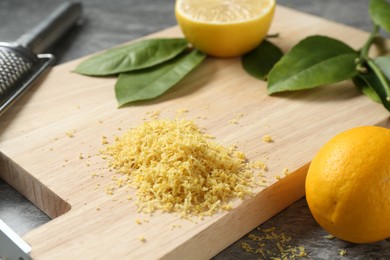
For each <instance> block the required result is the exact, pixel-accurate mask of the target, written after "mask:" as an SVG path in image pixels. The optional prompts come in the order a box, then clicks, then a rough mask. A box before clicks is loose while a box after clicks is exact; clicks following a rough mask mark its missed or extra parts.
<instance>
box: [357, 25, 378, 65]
mask: <svg viewBox="0 0 390 260" xmlns="http://www.w3.org/2000/svg"><path fill="white" fill-rule="evenodd" d="M378 32H379V26H378V25H375V26H374V29H373V30H372V31H371V34H370V36H369V37H368V39H367V41H366V43H365V44H364V45H363V48H362V49H361V51H360V60H361V62H362V63H364V61H365V60H368V59H369V57H368V52H369V51H370V48H371V45H372V44H373V43H374V40H375V38H376V37H377V35H378Z"/></svg>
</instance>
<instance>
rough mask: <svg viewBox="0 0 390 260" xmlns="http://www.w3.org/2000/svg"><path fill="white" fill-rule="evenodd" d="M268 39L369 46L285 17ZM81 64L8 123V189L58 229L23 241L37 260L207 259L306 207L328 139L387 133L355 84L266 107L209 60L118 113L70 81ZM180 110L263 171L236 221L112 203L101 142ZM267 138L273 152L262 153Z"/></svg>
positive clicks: (55, 72)
mask: <svg viewBox="0 0 390 260" xmlns="http://www.w3.org/2000/svg"><path fill="white" fill-rule="evenodd" d="M270 33H280V37H279V38H276V39H273V41H274V42H275V43H276V44H277V45H279V46H280V47H281V48H282V49H283V50H285V51H287V50H288V49H290V48H291V47H292V46H293V45H294V44H296V43H297V42H298V41H300V40H301V39H303V38H304V37H306V36H308V35H313V34H322V35H328V36H331V37H335V38H338V39H341V40H344V41H346V42H348V43H349V44H350V45H351V46H353V47H355V48H358V47H360V46H362V44H363V42H364V41H365V39H366V37H367V36H368V35H367V33H365V32H362V31H359V30H356V29H353V28H350V27H347V26H344V25H340V24H336V23H333V22H329V21H326V20H323V19H320V18H317V17H314V16H311V15H307V14H303V13H299V12H297V11H294V10H290V9H287V8H284V7H280V6H278V7H277V11H276V16H275V19H274V23H273V26H272V28H271V31H270ZM173 36H181V33H180V30H179V29H178V28H177V27H174V28H169V29H167V30H164V31H161V32H158V33H156V34H154V35H151V37H173ZM313 51H315V50H313ZM80 61H81V59H80V60H76V61H72V62H69V63H66V64H63V65H60V66H57V67H55V68H53V69H52V70H51V71H50V73H49V74H47V75H46V76H45V77H44V79H42V80H41V81H40V82H39V83H38V84H37V85H35V86H34V87H33V88H32V89H31V90H30V91H29V92H28V93H27V94H26V95H25V96H23V98H21V99H20V100H19V101H18V102H17V103H16V105H15V106H13V107H12V108H11V109H10V110H8V111H7V112H6V113H5V114H4V115H3V116H2V117H1V122H0V176H1V178H3V179H4V180H6V181H7V182H8V183H9V184H11V185H12V186H14V187H15V188H16V189H17V190H19V191H20V192H21V193H22V194H23V195H24V196H26V197H27V198H28V199H29V200H31V201H32V202H33V203H34V204H36V205H37V206H38V207H39V208H41V209H42V210H43V211H44V212H46V213H47V214H48V215H49V216H51V217H52V218H54V219H53V220H52V221H50V222H49V223H47V224H45V225H43V226H41V227H39V228H37V229H35V230H33V231H31V232H30V233H28V234H27V235H25V236H24V238H25V239H26V241H27V242H28V243H29V244H30V245H31V246H32V248H33V250H32V254H31V255H32V257H33V258H35V259H59V258H60V259H95V258H101V259H123V258H125V259H138V258H146V259H155V258H166V259H168V258H170V259H206V258H210V257H212V256H213V255H215V254H217V253H218V252H219V251H221V250H223V249H224V248H226V247H227V246H228V245H230V244H231V243H233V242H234V241H236V240H237V239H239V238H240V237H241V236H243V235H244V234H246V233H247V232H249V231H250V230H252V229H253V228H255V227H256V226H258V225H259V224H261V223H263V222H264V221H266V220H267V219H269V218H270V217H272V216H274V215H275V214H277V213H278V212H280V211H281V210H283V209H284V208H286V207H287V206H289V205H290V204H292V203H293V202H295V201H296V200H298V199H299V198H301V197H302V196H304V179H305V174H306V170H307V165H308V163H309V162H310V160H311V158H312V157H313V155H314V154H315V152H316V151H317V150H318V149H319V147H320V146H321V145H322V144H324V142H326V141H327V140H328V139H329V138H331V137H332V136H333V135H335V134H336V133H339V132H340V131H343V130H346V129H348V128H351V127H355V126H359V125H375V124H382V125H386V124H387V123H388V115H389V114H388V112H387V111H386V110H385V109H384V108H383V107H382V106H381V105H379V104H376V103H374V102H372V101H370V100H369V99H368V98H366V97H364V96H362V95H359V93H358V92H357V91H356V90H355V88H354V87H353V85H352V84H351V82H349V81H347V82H343V83H340V84H337V85H334V86H327V87H321V88H318V89H315V90H308V91H301V92H295V93H286V94H280V95H276V96H272V97H270V96H268V95H267V94H266V85H265V83H264V82H261V81H259V80H256V79H254V78H252V77H251V76H249V75H247V74H246V73H245V72H244V71H243V69H242V67H241V64H240V60H239V59H212V58H209V59H208V60H207V61H206V62H205V63H204V64H202V65H201V66H200V67H199V68H197V69H196V70H195V71H194V72H193V73H191V74H190V75H189V76H188V77H187V78H185V79H184V80H183V81H182V82H181V83H180V84H179V85H178V86H175V87H174V88H173V89H172V90H170V91H169V92H168V93H166V94H164V95H163V96H162V97H160V98H158V99H156V100H154V101H150V102H146V103H141V104H138V105H136V106H129V107H125V108H122V109H117V105H116V100H115V96H114V84H115V79H114V78H91V77H85V76H81V75H78V74H75V73H72V72H71V71H72V70H73V69H74V68H75V67H76V65H77V64H79V63H80ZM182 109H186V110H188V112H187V113H185V117H186V118H188V119H193V120H194V121H195V122H196V123H197V124H198V125H199V126H200V127H204V128H205V131H206V133H208V134H211V135H214V136H215V137H216V141H217V142H218V143H220V144H223V145H225V146H229V145H232V144H238V149H239V150H241V151H243V152H244V153H245V154H246V155H247V157H248V158H249V160H264V161H265V163H266V164H267V166H268V171H267V172H266V179H267V183H266V187H259V188H257V190H256V195H255V196H254V197H252V198H249V199H246V200H244V201H240V200H238V201H235V202H234V208H233V210H231V211H229V212H224V213H220V214H217V215H215V216H213V217H209V218H205V219H204V220H199V221H188V220H183V219H180V218H179V217H178V216H176V215H175V214H162V213H155V214H153V215H152V216H148V215H142V214H140V213H137V209H136V206H135V205H134V202H132V201H129V200H128V199H127V194H126V192H125V190H124V189H120V190H118V191H117V192H115V193H114V195H112V196H109V195H107V194H106V193H105V191H104V187H105V185H107V183H109V182H110V173H109V172H108V170H107V168H106V165H105V162H104V161H103V160H102V159H101V158H100V157H99V156H97V155H96V154H98V151H99V149H101V148H102V144H101V141H102V136H107V137H108V139H112V138H113V136H114V135H120V134H121V133H123V131H124V130H125V129H128V128H130V127H134V126H137V125H138V124H140V123H142V122H144V118H145V117H149V115H150V114H149V115H148V113H150V112H155V111H160V118H173V117H174V116H175V115H176V113H177V111H179V110H182ZM119 129H123V130H119ZM265 134H269V135H271V136H272V138H273V139H274V142H272V143H265V142H263V141H262V136H263V135H265ZM265 157H266V158H267V159H264V158H265ZM285 169H288V171H289V173H290V174H289V175H288V176H285V175H284V174H283V172H284V170H285ZM95 174H97V175H98V177H96V176H95V177H93V175H95ZM137 218H139V219H141V221H142V224H137V223H136V219H137ZM140 236H143V237H144V238H145V241H144V242H142V241H140V239H139V237H140Z"/></svg>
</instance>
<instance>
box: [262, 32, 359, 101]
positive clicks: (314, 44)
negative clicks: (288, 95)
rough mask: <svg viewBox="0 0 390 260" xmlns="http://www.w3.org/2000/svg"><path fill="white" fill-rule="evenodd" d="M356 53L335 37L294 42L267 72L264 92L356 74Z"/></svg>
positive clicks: (285, 89)
mask: <svg viewBox="0 0 390 260" xmlns="http://www.w3.org/2000/svg"><path fill="white" fill-rule="evenodd" d="M357 57H358V54H357V52H356V51H355V50H353V49H352V48H351V47H349V46H348V45H346V44H345V43H343V42H341V41H338V40H336V39H332V38H328V37H325V36H311V37H308V38H306V39H304V40H302V41H301V42H299V43H298V44H297V45H295V46H294V47H293V48H292V49H291V51H290V52H289V53H287V54H286V55H284V56H283V57H282V59H281V60H280V61H279V62H278V63H277V64H276V65H275V66H274V68H273V69H272V70H271V72H270V74H269V79H268V94H270V95H271V94H273V93H276V92H282V91H291V90H301V89H309V88H314V87H318V86H321V85H324V84H332V83H336V82H339V81H343V80H346V79H351V78H352V77H353V76H354V75H356V73H357V72H356V70H355V59H356V58H357Z"/></svg>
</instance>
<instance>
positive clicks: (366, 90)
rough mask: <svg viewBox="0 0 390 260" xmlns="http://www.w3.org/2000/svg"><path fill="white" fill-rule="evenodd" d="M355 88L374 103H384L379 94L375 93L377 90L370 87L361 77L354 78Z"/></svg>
mask: <svg viewBox="0 0 390 260" xmlns="http://www.w3.org/2000/svg"><path fill="white" fill-rule="evenodd" d="M352 81H353V83H354V84H355V86H356V87H357V88H358V89H359V90H360V91H361V92H362V93H363V94H364V95H366V96H367V97H369V98H370V99H371V100H372V101H374V102H376V103H382V100H381V98H380V97H379V96H378V94H377V93H376V92H375V90H374V89H373V88H372V87H371V86H370V85H368V84H367V83H366V82H365V81H364V79H362V77H360V76H359V75H357V76H355V77H353V79H352Z"/></svg>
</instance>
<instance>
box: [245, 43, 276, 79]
mask: <svg viewBox="0 0 390 260" xmlns="http://www.w3.org/2000/svg"><path fill="white" fill-rule="evenodd" d="M282 56H283V52H282V51H281V50H280V49H279V47H277V46H276V45H274V44H273V43H271V42H269V41H267V40H264V41H263V42H262V43H261V44H260V45H259V46H257V47H256V48H255V49H254V50H252V51H250V52H248V53H247V54H245V55H244V56H243V57H242V60H241V62H242V65H243V67H244V70H245V71H246V72H247V73H249V74H250V75H252V76H253V77H255V78H258V79H261V80H267V77H268V74H269V72H270V70H271V69H272V67H273V66H274V65H275V64H276V63H277V62H278V61H279V60H280V58H281V57H282Z"/></svg>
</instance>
